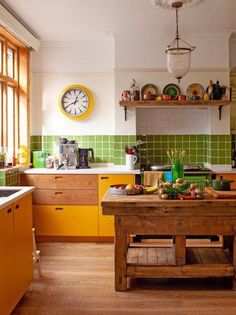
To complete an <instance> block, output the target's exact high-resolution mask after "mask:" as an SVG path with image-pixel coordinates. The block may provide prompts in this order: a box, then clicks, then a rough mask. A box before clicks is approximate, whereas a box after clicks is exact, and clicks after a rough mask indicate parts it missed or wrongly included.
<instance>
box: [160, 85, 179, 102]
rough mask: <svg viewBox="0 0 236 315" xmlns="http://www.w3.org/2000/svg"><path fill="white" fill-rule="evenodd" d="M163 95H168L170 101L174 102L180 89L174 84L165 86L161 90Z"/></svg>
mask: <svg viewBox="0 0 236 315" xmlns="http://www.w3.org/2000/svg"><path fill="white" fill-rule="evenodd" d="M163 94H165V95H166V94H167V95H170V97H171V99H172V100H176V99H177V98H178V95H179V94H180V88H179V87H178V85H176V84H174V83H170V84H167V85H166V86H165V87H164V89H163Z"/></svg>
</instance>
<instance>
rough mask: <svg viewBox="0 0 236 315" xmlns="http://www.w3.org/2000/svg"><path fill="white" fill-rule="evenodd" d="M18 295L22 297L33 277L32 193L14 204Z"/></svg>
mask: <svg viewBox="0 0 236 315" xmlns="http://www.w3.org/2000/svg"><path fill="white" fill-rule="evenodd" d="M13 209H14V236H15V238H14V242H15V266H16V268H17V269H16V276H17V279H18V283H19V285H17V295H18V298H19V299H20V298H21V297H22V295H23V294H24V292H25V290H26V288H28V287H29V285H30V283H31V281H32V279H33V263H32V252H33V244H32V194H29V195H27V196H25V197H23V198H22V199H20V200H18V201H17V202H15V203H14V204H13Z"/></svg>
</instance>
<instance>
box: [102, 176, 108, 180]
mask: <svg viewBox="0 0 236 315" xmlns="http://www.w3.org/2000/svg"><path fill="white" fill-rule="evenodd" d="M101 179H109V177H108V176H102V177H101Z"/></svg>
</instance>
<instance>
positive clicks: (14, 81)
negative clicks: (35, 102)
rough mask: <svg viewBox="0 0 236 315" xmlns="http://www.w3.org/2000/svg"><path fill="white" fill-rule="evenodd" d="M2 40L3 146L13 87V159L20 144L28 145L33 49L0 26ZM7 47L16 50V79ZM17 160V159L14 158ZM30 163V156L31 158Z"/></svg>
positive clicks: (14, 53) (5, 138)
mask: <svg viewBox="0 0 236 315" xmlns="http://www.w3.org/2000/svg"><path fill="white" fill-rule="evenodd" d="M0 41H1V43H2V69H0V70H2V71H0V82H1V84H2V93H1V95H0V97H1V99H2V106H1V108H0V111H1V113H2V118H1V119H2V122H1V130H0V132H1V139H0V146H4V147H8V117H7V113H8V97H7V89H8V87H12V88H13V89H14V95H13V99H14V102H13V117H12V123H13V135H14V139H13V148H9V149H10V150H11V151H12V152H13V158H15V159H17V152H18V148H19V145H20V144H23V145H26V146H27V147H29V139H30V135H29V91H30V88H29V84H30V75H29V73H30V69H29V65H30V50H29V48H28V47H26V46H25V45H23V44H22V43H21V42H20V41H19V40H18V39H16V38H15V37H14V36H13V35H12V34H10V33H8V32H7V31H6V30H5V29H4V28H3V27H1V26H0ZM8 48H10V49H12V50H13V78H12V77H10V76H8V75H7V74H8V71H7V70H8V69H7V67H8V58H7V51H8ZM15 159H14V160H15ZM28 162H29V157H28Z"/></svg>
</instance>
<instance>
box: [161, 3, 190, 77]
mask: <svg viewBox="0 0 236 315" xmlns="http://www.w3.org/2000/svg"><path fill="white" fill-rule="evenodd" d="M182 5H183V3H182V1H176V2H173V3H172V8H175V10H176V37H175V39H174V40H173V42H172V43H171V44H170V45H168V46H167V47H168V48H167V49H166V51H165V52H166V55H167V69H168V71H169V72H170V73H171V74H172V75H173V76H174V77H175V78H176V79H177V80H178V82H180V79H181V78H182V77H183V76H184V75H185V74H186V73H188V71H189V69H190V64H191V52H192V51H193V50H194V49H195V47H193V46H191V45H189V44H188V43H187V42H185V41H184V40H182V39H181V38H180V37H179V15H178V14H179V9H180V8H181V7H182Z"/></svg>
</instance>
